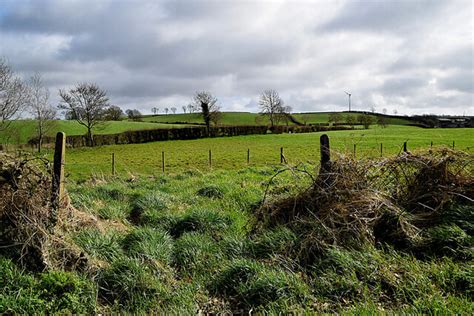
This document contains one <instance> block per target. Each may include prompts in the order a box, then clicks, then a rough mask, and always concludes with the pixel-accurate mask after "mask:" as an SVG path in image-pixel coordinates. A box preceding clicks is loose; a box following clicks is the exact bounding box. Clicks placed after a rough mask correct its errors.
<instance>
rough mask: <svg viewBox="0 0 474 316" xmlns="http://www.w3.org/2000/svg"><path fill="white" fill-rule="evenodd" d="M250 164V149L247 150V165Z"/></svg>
mask: <svg viewBox="0 0 474 316" xmlns="http://www.w3.org/2000/svg"><path fill="white" fill-rule="evenodd" d="M248 164H250V148H248V149H247V165H248Z"/></svg>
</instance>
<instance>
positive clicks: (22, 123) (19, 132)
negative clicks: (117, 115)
mask: <svg viewBox="0 0 474 316" xmlns="http://www.w3.org/2000/svg"><path fill="white" fill-rule="evenodd" d="M35 124H36V122H35V121H34V120H18V121H13V122H11V124H10V128H9V130H8V135H11V137H8V136H7V133H6V132H0V144H3V143H9V144H26V143H27V142H28V140H29V139H30V138H32V137H35V135H36V125H35ZM51 124H52V127H51V130H50V132H49V136H53V135H55V134H56V133H57V132H59V131H61V132H65V133H66V135H85V134H86V132H87V129H86V128H85V127H84V126H82V125H80V124H79V123H77V122H76V121H65V120H56V121H53V122H52V123H51ZM179 127H183V126H182V125H174V124H157V123H150V122H133V121H107V122H104V123H103V124H101V125H98V126H97V127H96V128H95V129H94V133H96V134H115V133H122V132H125V131H131V130H143V129H155V128H179Z"/></svg>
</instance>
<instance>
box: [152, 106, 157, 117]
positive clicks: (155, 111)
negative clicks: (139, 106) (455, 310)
mask: <svg viewBox="0 0 474 316" xmlns="http://www.w3.org/2000/svg"><path fill="white" fill-rule="evenodd" d="M151 112H153V114H154V115H156V113H158V108H157V107H154V108H152V109H151Z"/></svg>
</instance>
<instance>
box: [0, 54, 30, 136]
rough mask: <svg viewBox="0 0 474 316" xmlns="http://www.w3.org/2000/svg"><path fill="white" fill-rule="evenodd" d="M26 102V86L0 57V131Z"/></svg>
mask: <svg viewBox="0 0 474 316" xmlns="http://www.w3.org/2000/svg"><path fill="white" fill-rule="evenodd" d="M27 103H28V89H27V86H26V85H25V84H24V83H23V82H22V81H21V79H20V78H18V77H16V76H15V74H14V72H13V70H12V68H11V67H10V66H9V65H8V64H7V62H6V61H5V60H4V59H0V131H4V130H6V129H7V128H8V127H9V125H10V123H11V120H12V119H14V118H15V117H16V115H18V114H19V113H20V112H21V111H22V110H23V109H25V108H26V105H27Z"/></svg>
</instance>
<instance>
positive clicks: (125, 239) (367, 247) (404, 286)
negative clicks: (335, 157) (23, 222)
mask: <svg viewBox="0 0 474 316" xmlns="http://www.w3.org/2000/svg"><path fill="white" fill-rule="evenodd" d="M278 170H279V168H278V167H276V168H273V167H258V168H255V167H248V168H245V169H241V170H217V171H213V172H210V173H202V172H200V171H198V170H192V171H185V172H181V173H177V174H175V175H172V176H169V175H159V176H156V177H140V178H136V179H133V180H131V179H124V180H121V179H112V178H108V179H101V180H99V181H97V180H96V181H90V182H86V183H84V184H69V186H68V188H69V189H68V191H69V195H70V198H71V202H72V204H73V205H74V207H75V208H76V210H78V211H80V212H82V213H81V214H82V215H80V218H88V217H87V216H93V218H96V219H95V220H94V221H87V222H86V224H85V225H81V226H80V227H78V228H77V229H75V230H70V231H69V232H68V234H67V235H66V237H64V238H65V239H66V240H68V241H69V242H72V243H74V245H76V246H77V247H79V249H81V251H82V252H83V253H84V254H85V255H86V256H87V258H88V260H89V261H88V264H89V265H91V266H92V267H93V268H91V271H90V272H88V273H81V272H65V271H46V272H43V273H36V274H35V273H32V272H28V271H25V270H22V269H21V268H19V267H18V266H16V265H15V264H14V263H13V261H11V260H10V259H8V258H7V257H2V256H1V255H0V275H7V276H8V277H7V278H5V277H3V278H1V277H0V285H1V287H2V290H1V291H2V292H1V293H2V295H0V311H2V312H7V313H13V314H16V313H18V314H36V313H60V314H71V313H72V314H99V313H100V314H124V313H125V314H128V313H134V314H145V313H169V312H170V311H172V312H173V313H176V314H197V313H226V314H229V313H237V314H241V313H244V314H247V313H249V312H250V311H253V312H256V313H269V314H288V313H296V314H301V313H305V312H306V313H308V312H313V313H346V314H354V315H360V314H374V313H375V314H379V313H402V314H465V315H467V314H471V313H472V310H473V302H472V294H473V281H472V266H471V265H470V262H469V261H466V260H465V259H456V258H457V257H453V256H454V254H460V255H461V256H462V255H463V253H464V252H465V251H469V250H468V244H469V237H468V236H469V235H467V234H466V233H465V232H464V230H462V229H461V228H459V227H458V226H456V225H454V224H451V226H439V228H435V229H433V230H427V231H426V232H424V233H426V234H427V236H429V237H426V238H432V239H433V240H438V239H439V237H440V236H442V237H441V238H450V239H449V240H446V241H443V242H441V243H440V242H439V241H438V244H436V245H437V246H436V247H439V248H440V249H441V247H456V248H454V250H453V251H455V252H454V254H452V253H449V254H450V255H449V256H436V255H435V256H433V257H428V258H424V259H423V258H418V257H417V256H416V255H415V254H414V253H411V252H404V251H397V250H396V249H394V248H393V247H390V246H387V247H376V246H374V245H373V244H370V243H367V244H362V245H361V248H360V249H350V248H346V247H344V246H332V247H331V246H328V247H327V249H326V250H325V251H324V252H323V253H322V254H320V256H319V257H318V259H317V260H314V261H313V262H312V263H305V262H302V261H300V259H299V256H300V255H301V253H299V251H298V250H297V249H300V248H301V247H303V248H305V246H304V243H305V242H308V234H305V233H302V232H299V231H298V230H295V229H294V228H291V227H287V226H285V225H277V226H273V227H267V228H264V229H262V228H261V227H260V224H261V223H260V222H258V221H257V220H256V216H255V209H256V206H258V205H259V204H260V203H261V202H262V201H263V197H264V195H266V194H268V196H267V198H269V199H271V200H272V199H273V200H278V199H282V198H285V197H289V196H294V195H295V194H297V193H298V192H300V191H301V190H303V189H304V188H305V187H307V186H308V185H309V184H310V183H311V181H310V178H309V177H308V176H306V175H304V174H303V173H291V172H286V173H281V174H280V175H279V176H278V177H276V178H273V180H272V181H271V182H270V179H271V177H272V176H273V175H275V173H276V172H277V171H278ZM265 192H267V193H265ZM453 212H454V211H453ZM465 212H468V213H466V214H471V215H469V216H472V215H473V214H474V213H473V210H472V209H471V210H470V211H469V210H468V209H466V211H465ZM469 212H470V213H469ZM85 214H87V215H85ZM449 214H451V213H449ZM453 214H457V213H453ZM466 216H467V215H466ZM457 223H458V225H461V227H468V226H465V225H469V224H468V223H466V222H462V223H461V222H457ZM462 225H464V226H462ZM471 226H472V223H471ZM259 227H260V228H259ZM314 229H316V231H319V230H320V229H321V228H314ZM436 238H438V239H436ZM428 240H431V239H428ZM302 245H303V246H302ZM0 253H1V249H0ZM461 258H463V257H461Z"/></svg>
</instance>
